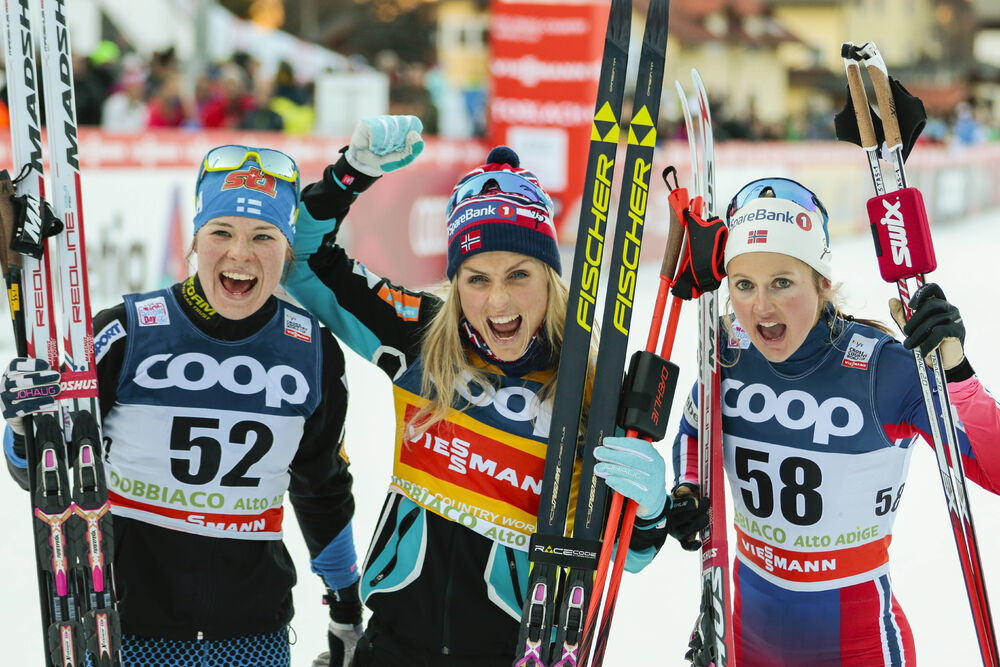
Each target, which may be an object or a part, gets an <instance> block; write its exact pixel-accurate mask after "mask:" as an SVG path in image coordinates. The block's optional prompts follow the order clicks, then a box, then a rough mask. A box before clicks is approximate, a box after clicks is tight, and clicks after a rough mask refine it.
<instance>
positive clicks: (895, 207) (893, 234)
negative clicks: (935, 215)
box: [879, 197, 913, 267]
mask: <svg viewBox="0 0 1000 667" xmlns="http://www.w3.org/2000/svg"><path fill="white" fill-rule="evenodd" d="M882 205H883V206H884V207H885V213H883V214H882V219H881V220H880V221H879V223H880V224H883V225H885V226H886V228H887V229H888V230H889V246H890V247H891V248H892V261H893V262H895V263H896V264H905V265H906V266H908V267H911V266H913V262H911V261H910V249H909V248H908V247H907V246H906V224H905V223H904V222H903V214H902V212H900V210H899V207H900V201H899V197H897V198H896V203H895V204H893V203H891V202H890V201H889V200H888V199H883V200H882Z"/></svg>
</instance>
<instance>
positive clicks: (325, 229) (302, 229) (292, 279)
mask: <svg viewBox="0 0 1000 667" xmlns="http://www.w3.org/2000/svg"><path fill="white" fill-rule="evenodd" d="M336 225H337V221H336V219H330V220H316V219H315V218H313V217H312V216H311V215H310V214H309V209H307V208H306V206H305V205H304V204H299V218H298V223H297V224H296V230H295V247H294V252H295V261H294V262H293V263H292V266H291V269H290V270H289V271H288V273H287V274H286V276H285V280H284V286H285V289H286V290H288V293H289V294H291V295H292V296H293V297H294V298H295V300H296V301H298V302H299V303H300V304H302V306H303V307H304V308H305V309H306V310H308V311H309V312H310V313H311V314H312V315H313V316H314V317H315V318H316V319H318V320H319V321H320V322H322V323H323V325H324V326H326V327H327V328H328V329H329V330H330V332H331V333H332V334H333V335H334V336H336V337H337V338H339V339H340V340H341V341H343V343H344V344H346V345H347V346H348V347H350V348H351V349H352V350H354V351H355V352H357V353H358V354H359V355H361V356H362V357H364V358H365V359H372V357H373V356H374V354H375V351H376V350H377V349H378V348H379V346H380V345H381V343H380V341H379V339H378V337H376V336H375V334H374V333H372V332H371V330H370V329H368V327H366V326H365V325H364V324H362V323H361V321H360V320H358V318H357V317H355V316H354V315H353V314H352V313H350V312H348V311H347V310H345V309H344V308H342V307H341V306H340V303H339V302H338V301H337V295H336V293H335V292H334V291H333V290H331V289H330V288H329V287H327V286H326V285H324V284H323V281H321V280H320V279H319V278H318V277H317V276H316V274H315V273H313V271H312V269H311V268H310V267H309V258H310V257H311V256H312V255H313V254H314V253H315V252H316V251H317V250H318V249H319V247H320V244H321V243H322V242H323V237H324V236H326V235H327V234H328V233H330V232H332V231H333V230H334V229H335V228H336Z"/></svg>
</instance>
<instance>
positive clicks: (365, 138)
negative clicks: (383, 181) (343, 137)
mask: <svg viewBox="0 0 1000 667" xmlns="http://www.w3.org/2000/svg"><path fill="white" fill-rule="evenodd" d="M423 131H424V125H423V123H421V122H420V119H419V118H417V117H416V116H373V117H371V118H363V119H361V120H360V121H358V125H357V127H356V128H354V134H352V135H351V143H350V145H349V146H348V147H347V161H348V163H350V165H351V166H352V167H354V168H355V169H357V170H358V171H360V172H361V173H362V174H366V175H368V176H371V177H372V178H378V177H379V176H381V175H382V174H383V173H386V172H390V171H395V170H397V169H400V168H402V167H405V166H406V165H408V164H410V163H411V162H413V161H414V160H415V159H416V158H417V156H418V155H420V153H421V152H423V150H424V140H423V138H421V136H420V133H421V132H423Z"/></svg>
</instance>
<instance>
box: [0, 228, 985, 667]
mask: <svg viewBox="0 0 1000 667" xmlns="http://www.w3.org/2000/svg"><path fill="white" fill-rule="evenodd" d="M934 240H935V246H936V249H937V255H938V262H939V264H940V266H941V268H940V269H939V270H938V271H937V272H936V273H935V274H934V276H933V277H934V278H935V279H936V280H938V281H939V282H940V283H941V284H942V285H943V286H944V288H945V291H946V293H947V295H948V297H949V298H950V300H952V301H953V302H954V303H955V304H957V305H958V306H959V307H960V308H961V309H962V314H963V316H964V318H965V323H966V327H967V329H968V338H967V344H966V350H967V353H968V356H969V358H970V359H971V361H972V364H973V366H974V367H975V368H976V370H977V371H978V373H979V376H980V377H981V378H982V380H983V381H984V383H985V384H986V385H987V386H992V387H993V388H994V389H995V390H996V391H998V392H1000V355H997V356H992V354H993V353H992V352H990V347H989V346H990V345H991V344H992V333H990V332H992V331H994V329H996V330H998V331H1000V314H998V310H997V307H996V304H994V303H993V301H992V298H993V295H994V292H993V290H994V289H995V288H996V283H995V281H994V280H993V276H992V270H993V268H995V267H994V266H993V262H995V261H997V258H998V255H1000V211H998V212H993V213H990V214H985V215H981V216H978V217H976V218H974V219H970V220H968V221H965V222H963V223H961V224H955V225H951V226H946V227H939V228H935V230H934ZM657 252H658V251H657ZM833 252H834V267H835V274H836V275H835V277H836V279H837V280H838V281H842V282H843V284H844V291H843V295H844V297H845V299H846V303H847V309H846V310H847V312H848V313H852V314H855V315H863V316H867V317H875V318H879V319H882V320H883V321H889V315H888V310H887V307H886V300H887V299H889V297H890V296H892V295H894V293H895V288H894V287H892V286H890V285H887V284H885V283H883V282H882V280H881V278H880V277H879V276H878V272H877V268H876V265H875V261H874V256H873V252H872V247H871V241H870V240H869V239H868V237H867V236H860V237H856V238H848V239H834V242H833ZM658 266H659V262H658V261H657V262H651V263H648V264H647V266H646V268H645V269H644V271H643V273H642V274H641V275H640V281H639V285H640V292H641V294H640V296H639V298H637V299H636V303H638V304H649V305H648V306H646V307H641V306H640V307H639V308H637V312H636V314H635V319H634V323H633V330H634V331H635V332H636V334H635V335H634V336H633V347H638V346H641V345H642V344H643V343H644V340H645V331H646V329H647V327H648V321H649V312H648V309H649V308H650V307H651V305H652V302H653V296H654V293H655V289H656V277H655V271H656V269H657V268H658ZM694 311H695V309H694V308H692V307H688V308H686V309H685V311H684V313H683V314H682V316H681V322H680V328H679V332H680V334H679V336H678V339H677V343H676V347H675V353H674V360H675V361H676V362H677V363H678V364H679V365H680V366H681V369H682V375H681V380H680V384H679V389H678V396H679V397H680V398H683V396H684V393H685V391H686V390H687V388H688V387H690V386H691V383H692V382H693V381H694V376H695V330H696V322H695V313H694ZM10 349H11V348H10V342H9V340H8V339H7V337H4V339H3V341H2V344H0V356H2V358H8V357H9V356H10V355H11V352H10ZM348 373H349V379H350V384H351V390H352V394H351V404H350V408H349V411H348V434H347V451H348V454H349V455H350V457H351V461H352V469H353V472H354V476H355V491H356V495H357V503H358V510H357V516H356V518H355V521H354V530H355V537H356V542H357V544H358V549H359V556H360V557H363V554H364V551H365V549H366V547H367V542H368V537H369V536H370V534H371V532H372V530H373V528H374V525H375V520H376V517H377V514H378V511H379V509H380V507H381V505H382V500H383V492H384V490H385V488H386V485H387V484H388V479H389V473H390V470H391V466H392V436H393V431H392V429H393V424H392V420H390V419H386V409H387V406H388V405H390V401H391V394H390V385H389V382H388V380H387V379H386V378H385V377H384V376H382V374H381V373H380V372H379V371H377V370H375V369H374V368H373V367H371V366H370V365H368V364H367V363H366V362H364V361H363V360H361V359H359V358H358V357H356V356H354V355H350V356H349V360H348ZM680 398H679V399H678V400H677V402H676V404H675V405H674V409H673V411H672V423H676V420H677V419H678V418H679V415H680V404H681V402H680ZM672 437H673V436H672V435H671V436H669V438H668V442H669V440H672ZM998 440H1000V434H998ZM668 442H665V443H663V444H662V448H663V451H664V452H665V453H666V455H667V457H668V458H669V452H668V449H669V444H668ZM996 445H997V446H1000V442H998V443H996ZM971 495H972V499H971V504H972V507H973V510H974V513H975V517H976V520H977V528H978V531H979V539H980V546H981V552H982V560H983V563H984V567H985V570H986V575H987V579H988V582H989V588H990V594H991V597H992V599H993V603H994V605H995V606H996V605H1000V497H997V496H993V495H990V494H987V493H985V492H983V491H981V490H980V489H979V488H978V487H973V488H972V490H971ZM288 516H289V517H291V516H292V515H291V514H290V513H289V515H288ZM285 525H286V528H287V534H286V537H285V541H286V543H287V544H288V547H289V550H290V551H291V553H292V555H293V557H294V558H295V561H296V563H297V565H298V568H299V575H300V577H299V578H300V582H299V584H298V586H297V587H296V589H295V600H296V606H297V610H298V611H297V614H296V617H295V619H294V621H293V628H294V635H293V637H294V641H295V642H296V643H295V644H294V645H293V646H292V664H293V665H295V666H296V667H299V666H303V665H304V666H306V667H308V666H309V665H310V661H311V660H312V658H313V657H314V656H315V655H316V654H318V653H319V652H320V651H322V650H324V649H325V642H326V621H327V616H326V608H325V607H323V606H322V605H321V604H320V596H321V594H322V590H321V587H320V584H319V580H318V578H317V577H315V576H314V575H312V574H310V573H309V566H308V554H307V552H306V550H305V546H304V544H303V542H302V539H301V537H300V535H299V534H298V530H297V527H296V525H295V521H294V520H293V519H292V518H289V520H288V521H287V522H286V524H285ZM0 526H2V527H3V530H4V536H3V538H2V539H0V566H2V571H3V584H2V588H0V600H2V602H0V646H2V647H3V649H2V655H3V657H2V658H0V663H2V664H3V665H5V666H6V665H10V666H16V667H21V666H28V665H39V664H42V658H41V642H40V637H39V629H38V618H39V616H38V609H37V605H38V603H37V599H36V597H37V589H36V584H35V575H34V571H33V569H34V568H33V554H32V545H31V527H30V522H29V513H28V500H27V496H26V494H24V493H22V492H21V491H20V490H19V489H17V488H16V486H15V485H14V484H13V483H10V482H6V481H3V480H0ZM890 553H891V555H892V560H893V580H894V583H895V591H896V595H897V598H898V599H899V602H900V604H901V605H902V607H903V609H904V610H905V612H906V614H907V616H908V618H909V621H910V624H911V625H912V627H913V632H914V635H915V638H916V646H917V653H918V655H919V658H920V662H921V664H923V665H974V664H978V663H979V652H978V648H977V645H976V638H975V634H974V631H973V625H972V619H971V615H970V612H969V604H968V601H967V599H966V597H965V591H964V587H963V584H962V579H961V573H960V571H959V567H958V563H957V558H956V553H955V547H954V541H953V539H952V534H951V530H950V527H949V522H948V515H947V511H946V508H945V504H944V502H943V499H942V492H941V486H940V482H939V480H938V477H937V470H936V465H935V462H934V456H933V453H932V451H931V449H930V448H929V447H921V448H919V449H918V450H917V451H916V452H915V453H914V455H913V459H912V465H911V468H910V476H909V479H908V481H907V483H906V494H905V498H904V499H903V501H902V502H901V504H900V510H899V519H898V520H897V522H896V529H895V532H894V536H893V542H892V547H891V549H890ZM698 572H699V567H698V557H697V555H696V554H693V553H688V552H685V551H682V550H681V549H680V548H678V547H677V545H676V544H675V543H673V542H668V543H667V545H666V546H665V548H664V550H663V551H662V553H660V555H659V556H658V557H657V558H656V560H655V561H654V562H653V563H652V564H650V565H649V567H647V568H646V569H645V570H644V571H643V572H641V573H639V574H637V575H626V578H625V579H624V580H623V583H622V592H621V596H620V598H619V603H618V611H617V613H616V615H615V621H614V627H613V630H612V634H611V639H610V643H609V647H608V654H607V659H606V661H605V664H607V665H609V667H617V666H619V665H630V664H643V665H683V664H686V663H684V661H683V654H684V650H685V646H686V644H687V638H688V635H689V633H690V631H691V627H692V624H693V622H694V618H695V615H696V614H697V610H698V602H699V589H698ZM248 585H252V584H248ZM234 604H238V603H236V602H234ZM995 608H997V607H995ZM414 613H419V611H418V610H414Z"/></svg>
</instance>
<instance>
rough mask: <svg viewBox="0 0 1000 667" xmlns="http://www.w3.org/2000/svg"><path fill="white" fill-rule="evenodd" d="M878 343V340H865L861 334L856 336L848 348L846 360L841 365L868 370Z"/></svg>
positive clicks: (845, 355) (845, 354)
mask: <svg viewBox="0 0 1000 667" xmlns="http://www.w3.org/2000/svg"><path fill="white" fill-rule="evenodd" d="M877 342H878V339H875V338H865V337H864V336H862V335H860V334H854V337H853V338H851V342H850V343H849V344H848V346H847V352H845V353H844V360H843V361H842V362H841V363H840V365H841V366H846V367H847V368H859V369H861V370H865V369H867V368H868V361H869V360H870V359H871V358H872V353H874V352H875V344H876V343H877Z"/></svg>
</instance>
